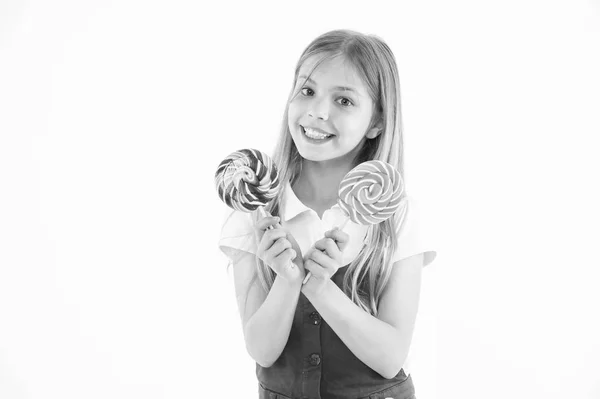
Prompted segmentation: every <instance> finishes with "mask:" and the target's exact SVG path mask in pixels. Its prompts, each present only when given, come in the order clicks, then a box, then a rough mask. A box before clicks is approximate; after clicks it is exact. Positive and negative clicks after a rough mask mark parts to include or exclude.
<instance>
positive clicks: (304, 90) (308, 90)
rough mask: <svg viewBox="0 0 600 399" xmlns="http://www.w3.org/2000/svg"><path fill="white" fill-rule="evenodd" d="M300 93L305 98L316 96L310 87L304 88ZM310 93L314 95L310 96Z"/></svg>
mask: <svg viewBox="0 0 600 399" xmlns="http://www.w3.org/2000/svg"><path fill="white" fill-rule="evenodd" d="M300 92H301V93H302V95H303V96H310V95H312V94H314V92H313V91H312V89H311V88H310V87H303V88H302V89H300ZM308 92H310V93H312V94H308Z"/></svg>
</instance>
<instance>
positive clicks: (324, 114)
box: [308, 98, 329, 121]
mask: <svg viewBox="0 0 600 399" xmlns="http://www.w3.org/2000/svg"><path fill="white" fill-rule="evenodd" d="M308 116H311V117H313V118H319V119H323V120H324V121H326V120H327V119H329V103H328V102H327V99H326V98H323V99H321V100H319V99H316V98H315V99H314V100H313V101H312V102H311V104H310V106H309V108H308Z"/></svg>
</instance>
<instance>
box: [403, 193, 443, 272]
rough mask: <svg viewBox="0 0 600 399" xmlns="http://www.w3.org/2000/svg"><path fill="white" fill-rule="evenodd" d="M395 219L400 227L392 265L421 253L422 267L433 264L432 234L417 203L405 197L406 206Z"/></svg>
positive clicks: (409, 197)
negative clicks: (422, 257)
mask: <svg viewBox="0 0 600 399" xmlns="http://www.w3.org/2000/svg"><path fill="white" fill-rule="evenodd" d="M395 217H396V218H397V222H399V223H400V226H399V232H398V245H397V248H396V252H395V253H394V256H393V257H392V263H394V262H397V261H399V260H402V259H405V258H408V257H411V256H413V255H418V254H421V253H423V254H424V262H423V267H425V266H427V265H429V264H430V263H431V262H433V260H434V259H435V257H436V256H437V252H436V250H435V248H434V247H433V245H434V241H433V239H432V237H433V235H434V233H433V232H432V231H430V230H428V229H430V223H427V222H426V221H427V220H429V219H427V218H425V217H424V215H423V213H422V209H421V206H420V205H419V202H418V201H417V200H415V199H414V198H413V197H411V196H407V198H406V206H405V207H404V209H402V208H401V209H400V210H399V211H398V213H397V214H396V215H395Z"/></svg>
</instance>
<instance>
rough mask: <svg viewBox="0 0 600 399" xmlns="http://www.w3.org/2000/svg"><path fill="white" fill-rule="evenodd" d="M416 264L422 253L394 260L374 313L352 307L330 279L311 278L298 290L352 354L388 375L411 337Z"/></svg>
mask: <svg viewBox="0 0 600 399" xmlns="http://www.w3.org/2000/svg"><path fill="white" fill-rule="evenodd" d="M422 268H423V254H419V255H415V256H412V257H410V258H407V259H403V260H400V261H398V262H396V263H394V265H393V269H392V273H391V276H390V279H389V281H388V285H387V286H386V288H385V290H384V292H383V294H382V296H381V299H380V302H379V309H378V315H377V317H374V316H371V315H370V314H368V313H366V312H365V311H364V310H362V309H360V308H359V307H358V306H356V305H355V304H354V303H353V302H352V301H351V300H350V298H348V297H347V296H346V295H345V294H344V292H343V291H342V290H340V289H339V288H338V286H337V285H335V283H334V282H333V281H332V280H330V279H328V280H327V281H326V282H324V283H323V284H322V285H321V286H320V287H319V284H321V282H320V281H319V280H318V279H313V278H311V279H310V280H309V281H308V282H307V283H306V284H305V285H304V286H303V288H302V292H303V293H304V295H305V296H306V297H307V299H308V300H309V301H310V302H311V303H312V304H313V306H314V307H315V309H317V311H318V312H319V313H320V314H321V316H322V317H323V319H325V320H326V321H327V324H329V325H330V326H331V328H332V330H333V331H335V333H336V334H337V335H338V336H339V337H340V339H341V340H342V342H344V344H346V346H347V347H348V348H349V349H350V350H351V351H352V353H354V355H355V356H356V357H357V358H359V359H360V360H361V361H362V362H363V363H365V364H366V365H367V366H369V367H370V368H371V369H373V370H374V371H376V372H377V373H379V374H380V375H381V376H382V377H384V378H393V377H395V376H396V375H397V374H398V372H399V371H400V369H401V368H402V365H403V364H404V361H405V360H406V357H407V355H408V350H409V348H410V343H411V341H412V336H413V331H414V326H415V320H416V316H417V310H418V304H419V294H420V288H421V272H422ZM307 270H308V269H307Z"/></svg>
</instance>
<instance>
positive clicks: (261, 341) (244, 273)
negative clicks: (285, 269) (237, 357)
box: [233, 253, 302, 367]
mask: <svg viewBox="0 0 600 399" xmlns="http://www.w3.org/2000/svg"><path fill="white" fill-rule="evenodd" d="M254 262H255V256H254V255H253V254H250V253H247V254H246V256H244V257H243V258H242V259H241V260H240V261H238V262H237V263H236V264H235V265H234V272H233V273H234V281H235V291H236V296H237V303H238V309H239V311H240V316H241V319H242V325H243V329H244V340H245V343H246V349H247V351H248V354H249V355H250V356H251V357H252V358H253V359H254V360H255V361H256V363H258V364H260V365H261V366H262V367H270V366H271V365H272V364H273V363H275V361H276V360H277V359H278V358H279V356H280V355H281V352H283V348H284V347H285V344H286V343H287V340H288V337H289V335H290V330H291V328H292V321H293V319H294V312H295V310H296V305H297V303H298V297H299V294H300V286H301V284H302V281H301V280H300V281H297V282H289V281H287V280H286V279H284V278H282V277H279V276H276V277H275V282H274V283H273V286H272V287H271V290H270V291H269V293H268V294H267V293H265V292H264V290H263V289H262V287H261V286H260V282H259V280H258V277H257V276H256V270H255V266H254Z"/></svg>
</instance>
